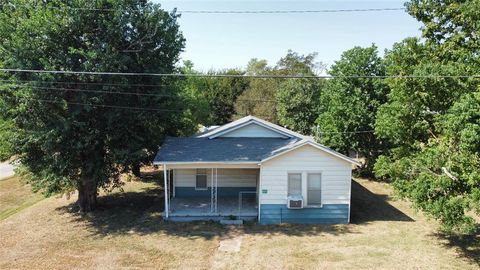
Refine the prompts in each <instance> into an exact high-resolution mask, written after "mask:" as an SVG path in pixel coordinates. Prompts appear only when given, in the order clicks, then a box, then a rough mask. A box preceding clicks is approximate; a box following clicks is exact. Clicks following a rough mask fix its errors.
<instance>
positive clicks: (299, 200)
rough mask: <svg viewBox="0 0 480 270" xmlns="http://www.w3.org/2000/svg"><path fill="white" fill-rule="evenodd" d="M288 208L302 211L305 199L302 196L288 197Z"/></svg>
mask: <svg viewBox="0 0 480 270" xmlns="http://www.w3.org/2000/svg"><path fill="white" fill-rule="evenodd" d="M287 208H288V209H302V208H303V197H302V196H300V195H292V196H288V197H287Z"/></svg>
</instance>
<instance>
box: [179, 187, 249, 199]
mask: <svg viewBox="0 0 480 270" xmlns="http://www.w3.org/2000/svg"><path fill="white" fill-rule="evenodd" d="M240 191H257V188H256V187H217V192H218V196H219V197H237V198H238V195H239V194H238V193H239V192H240ZM175 195H176V196H175V197H177V198H192V197H206V198H210V196H211V188H210V187H208V189H195V187H176V188H175ZM242 196H243V197H244V198H255V197H256V194H253V193H246V194H243V195H242Z"/></svg>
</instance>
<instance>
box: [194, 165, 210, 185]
mask: <svg viewBox="0 0 480 270" xmlns="http://www.w3.org/2000/svg"><path fill="white" fill-rule="evenodd" d="M195 189H207V170H206V169H197V177H196V181H195Z"/></svg>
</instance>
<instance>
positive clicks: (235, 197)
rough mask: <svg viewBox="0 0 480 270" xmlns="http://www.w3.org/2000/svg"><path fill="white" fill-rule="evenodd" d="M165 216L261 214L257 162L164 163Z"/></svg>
mask: <svg viewBox="0 0 480 270" xmlns="http://www.w3.org/2000/svg"><path fill="white" fill-rule="evenodd" d="M163 167H164V169H165V170H164V179H165V183H164V185H165V186H166V187H167V188H165V211H164V213H163V216H164V218H165V219H166V220H173V221H192V220H222V219H242V220H256V219H257V218H258V188H257V187H258V182H259V171H260V170H259V166H258V164H164V165H163Z"/></svg>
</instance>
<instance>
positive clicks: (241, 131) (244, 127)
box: [197, 116, 304, 139]
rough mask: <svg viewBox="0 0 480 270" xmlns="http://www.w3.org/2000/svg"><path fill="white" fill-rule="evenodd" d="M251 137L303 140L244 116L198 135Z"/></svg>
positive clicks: (291, 132)
mask: <svg viewBox="0 0 480 270" xmlns="http://www.w3.org/2000/svg"><path fill="white" fill-rule="evenodd" d="M242 136H245V137H252V138H262V137H263V138H304V136H303V135H301V134H299V133H297V132H294V131H291V130H289V129H286V128H283V127H281V126H278V125H275V124H273V123H270V122H268V121H265V120H262V119H259V118H256V117H254V116H246V117H243V118H241V119H238V120H237V121H234V122H231V123H228V124H226V125H223V126H221V127H219V128H216V129H215V130H212V131H210V132H206V133H203V134H200V135H198V136H197V137H199V138H209V139H213V138H217V137H242Z"/></svg>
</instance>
